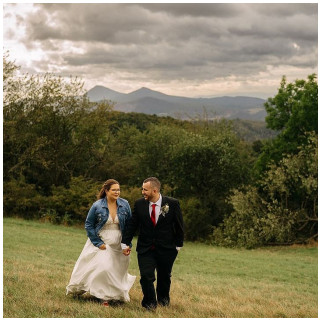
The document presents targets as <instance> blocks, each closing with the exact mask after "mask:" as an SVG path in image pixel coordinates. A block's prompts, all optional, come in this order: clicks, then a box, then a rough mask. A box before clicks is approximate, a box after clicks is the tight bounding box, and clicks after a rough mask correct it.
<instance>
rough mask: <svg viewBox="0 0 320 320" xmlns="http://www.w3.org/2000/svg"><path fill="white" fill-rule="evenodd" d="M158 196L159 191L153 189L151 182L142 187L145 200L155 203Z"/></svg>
mask: <svg viewBox="0 0 320 320" xmlns="http://www.w3.org/2000/svg"><path fill="white" fill-rule="evenodd" d="M156 194H157V190H155V189H154V188H152V186H151V183H150V182H146V183H144V184H143V185H142V195H143V197H144V199H145V200H147V201H152V202H154V199H155V197H156Z"/></svg>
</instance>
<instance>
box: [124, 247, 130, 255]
mask: <svg viewBox="0 0 320 320" xmlns="http://www.w3.org/2000/svg"><path fill="white" fill-rule="evenodd" d="M130 252H131V248H130V247H127V248H126V249H122V253H123V254H124V255H125V256H128V255H129V254H130Z"/></svg>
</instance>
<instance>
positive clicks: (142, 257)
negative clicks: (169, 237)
mask: <svg viewBox="0 0 320 320" xmlns="http://www.w3.org/2000/svg"><path fill="white" fill-rule="evenodd" d="M177 254H178V252H177V250H176V249H174V250H163V251H162V250H161V251H158V250H157V249H154V250H149V251H147V252H145V253H142V254H138V264H139V269H140V277H141V279H140V284H141V287H142V293H143V299H142V303H141V304H142V306H143V307H145V308H155V307H156V306H157V304H158V303H159V304H160V305H164V306H166V305H169V303H170V295H169V292H170V285H171V271H172V266H173V263H174V260H175V259H176V257H177ZM155 270H157V288H156V292H157V294H156V292H155V289H154V285H153V282H154V281H155V280H156V278H155Z"/></svg>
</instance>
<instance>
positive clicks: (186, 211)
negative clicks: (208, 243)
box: [180, 197, 211, 241]
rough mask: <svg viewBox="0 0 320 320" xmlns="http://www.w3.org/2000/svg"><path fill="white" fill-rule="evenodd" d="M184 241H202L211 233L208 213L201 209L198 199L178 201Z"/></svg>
mask: <svg viewBox="0 0 320 320" xmlns="http://www.w3.org/2000/svg"><path fill="white" fill-rule="evenodd" d="M180 205H181V210H182V214H183V221H184V227H185V238H186V240H190V241H194V240H204V239H206V238H207V236H208V234H209V233H210V231H211V221H210V219H211V218H210V212H208V211H207V210H206V209H205V208H203V206H202V204H201V200H200V199H199V198H195V197H192V198H187V199H182V200H181V201H180Z"/></svg>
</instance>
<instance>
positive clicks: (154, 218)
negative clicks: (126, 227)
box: [151, 204, 156, 226]
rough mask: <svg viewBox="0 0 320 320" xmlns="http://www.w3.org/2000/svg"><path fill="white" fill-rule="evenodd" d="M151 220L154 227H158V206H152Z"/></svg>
mask: <svg viewBox="0 0 320 320" xmlns="http://www.w3.org/2000/svg"><path fill="white" fill-rule="evenodd" d="M151 206H152V212H151V220H152V223H153V225H154V226H155V225H156V204H152V205H151Z"/></svg>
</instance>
